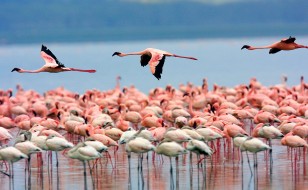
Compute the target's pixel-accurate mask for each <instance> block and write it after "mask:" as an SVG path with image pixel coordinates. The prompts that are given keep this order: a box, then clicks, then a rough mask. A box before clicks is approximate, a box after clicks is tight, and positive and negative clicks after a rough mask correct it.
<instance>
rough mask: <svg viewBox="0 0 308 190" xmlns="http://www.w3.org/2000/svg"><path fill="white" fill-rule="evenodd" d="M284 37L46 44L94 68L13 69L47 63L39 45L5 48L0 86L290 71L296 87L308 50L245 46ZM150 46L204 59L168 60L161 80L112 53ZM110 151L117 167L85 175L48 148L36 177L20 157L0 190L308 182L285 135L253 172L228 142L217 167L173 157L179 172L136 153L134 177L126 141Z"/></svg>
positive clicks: (77, 87)
mask: <svg viewBox="0 0 308 190" xmlns="http://www.w3.org/2000/svg"><path fill="white" fill-rule="evenodd" d="M280 38H281V37H278V38H253V39H250V38H238V39H198V40H181V41H143V42H129V43H128V42H117V43H111V42H108V43H103V42H102V43H75V44H73V43H72V44H45V45H47V47H48V48H50V49H51V50H52V51H53V53H54V54H55V55H56V56H57V57H58V59H59V60H60V61H61V62H63V63H64V64H65V65H66V66H67V67H76V68H84V69H96V70H97V72H96V73H95V74H88V73H73V72H71V73H58V74H50V73H40V74H19V73H16V72H14V73H12V72H10V71H11V70H12V68H14V67H21V68H25V69H36V68H38V67H40V66H41V65H43V64H44V61H43V59H42V58H41V57H40V47H41V44H31V45H10V46H2V47H0V66H1V69H0V80H1V83H0V89H8V88H12V89H14V88H15V85H16V84H21V85H22V86H23V87H24V88H25V89H34V90H37V91H39V92H40V93H43V92H45V91H47V90H50V89H53V88H56V87H59V86H64V87H65V88H66V89H69V90H72V91H75V92H79V93H83V92H84V91H86V90H87V89H94V88H95V89H99V90H107V89H110V88H113V87H114V86H115V78H116V76H117V75H120V76H121V77H122V81H121V86H129V85H132V84H134V85H135V86H136V87H137V88H138V89H140V90H141V91H143V92H145V93H147V92H148V91H149V90H150V89H152V88H155V87H165V86H166V85H167V84H172V85H174V86H176V87H177V86H178V85H179V84H180V83H187V82H192V83H194V84H201V82H202V79H203V78H207V79H208V82H209V84H210V85H213V84H214V83H216V84H218V85H221V86H235V85H237V84H243V83H246V84H247V83H248V82H249V79H250V78H251V77H257V79H258V80H259V81H260V82H261V83H263V84H264V85H267V86H270V85H274V84H278V83H280V78H281V75H287V76H288V85H290V86H293V85H296V84H298V83H299V78H300V76H302V75H303V76H305V77H306V78H307V77H308V76H307V75H308V72H307V71H308V65H307V60H308V51H307V49H301V50H296V51H290V52H279V53H277V54H275V55H269V54H268V50H260V51H247V50H240V48H241V47H242V45H244V44H251V45H267V44H269V43H272V42H275V41H277V39H280ZM297 42H298V43H302V44H308V37H297ZM147 47H155V48H159V49H163V50H166V51H169V52H172V53H175V54H179V55H187V56H194V57H197V58H198V59H199V60H198V61H191V60H183V59H177V58H167V60H166V63H165V66H164V71H163V75H162V79H161V80H159V81H158V80H157V79H156V78H155V77H154V76H153V75H152V74H151V73H150V69H149V68H148V67H144V68H143V67H141V66H140V63H139V57H138V56H131V57H125V58H120V57H112V56H111V55H112V53H113V52H114V51H123V52H130V51H139V50H143V49H145V48H147ZM109 152H110V154H111V156H112V162H113V164H114V166H115V165H116V167H113V166H112V165H111V162H110V161H109V162H107V159H106V156H104V158H103V159H102V163H101V164H98V165H97V167H95V169H94V170H93V173H92V175H90V172H89V169H88V170H87V178H86V181H85V180H84V176H83V165H82V163H81V162H79V161H76V160H72V159H69V158H66V157H64V156H63V155H62V154H59V167H56V165H55V156H54V155H53V163H52V165H50V164H49V166H48V162H47V156H45V154H44V156H43V158H44V165H43V167H42V168H38V167H37V164H36V163H37V162H36V156H33V159H32V162H31V163H32V165H31V175H28V174H27V173H26V172H25V170H24V167H25V161H20V162H17V163H16V164H15V165H14V172H15V177H14V179H9V178H8V177H6V176H4V175H3V174H0V186H1V188H0V189H17V190H19V189H46V190H51V189H84V187H85V186H84V185H85V184H86V187H87V188H88V189H305V187H307V185H308V178H307V174H306V170H307V166H306V161H307V160H305V158H304V157H303V152H298V153H297V155H298V156H300V157H299V158H298V160H297V161H296V162H294V163H293V165H292V164H291V153H290V152H289V151H288V150H287V148H286V147H282V146H281V145H280V141H279V140H276V141H275V142H274V143H273V159H274V164H273V166H272V169H271V167H270V163H269V160H268V157H266V156H265V154H264V153H260V154H259V155H258V164H259V165H258V168H257V170H256V169H254V168H252V170H253V173H254V174H253V175H251V173H250V170H249V167H248V163H247V158H246V155H244V159H243V160H244V163H243V165H242V164H241V161H240V159H239V156H238V153H237V151H236V150H235V152H234V153H233V151H232V149H230V148H227V147H226V148H224V145H223V143H222V142H221V146H220V150H219V151H217V152H216V153H215V154H214V156H213V158H212V162H213V165H212V167H211V160H210V159H207V160H206V162H207V166H206V172H204V168H203V167H201V166H200V168H198V166H197V165H196V163H197V158H196V157H195V155H194V156H193V160H192V161H191V162H192V165H191V164H190V158H189V154H188V155H185V156H181V157H180V158H179V167H178V169H176V168H177V167H176V164H175V160H174V159H173V160H172V165H173V173H170V170H169V168H170V163H169V159H168V158H167V157H164V158H163V160H162V159H161V158H160V157H157V156H156V157H155V160H154V161H153V160H152V153H150V154H149V159H148V160H147V159H146V156H145V157H144V159H143V165H142V166H143V167H142V170H138V167H137V166H138V161H137V155H133V156H132V160H131V170H130V171H131V173H130V175H129V170H128V162H127V157H126V153H125V152H124V147H120V149H119V151H118V153H117V154H116V155H117V160H116V161H115V158H114V156H113V149H111V150H109ZM249 157H250V160H251V165H252V162H253V158H252V155H250V154H249ZM91 165H93V163H91ZM270 171H272V173H270ZM205 173H206V174H205ZM129 176H130V177H129ZM129 182H130V183H129ZM129 184H131V185H129Z"/></svg>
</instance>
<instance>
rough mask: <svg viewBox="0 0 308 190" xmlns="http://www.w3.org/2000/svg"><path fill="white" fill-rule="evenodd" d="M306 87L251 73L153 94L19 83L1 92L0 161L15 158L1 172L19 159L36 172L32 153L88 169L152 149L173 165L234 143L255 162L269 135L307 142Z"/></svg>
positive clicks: (292, 144) (294, 143) (294, 144)
mask: <svg viewBox="0 0 308 190" xmlns="http://www.w3.org/2000/svg"><path fill="white" fill-rule="evenodd" d="M117 79H118V78H117ZM307 87H308V84H307V83H305V82H304V78H303V77H302V78H301V80H300V84H299V85H296V86H293V87H288V86H287V85H280V84H278V85H275V86H271V87H265V86H263V85H262V84H261V83H260V82H259V81H257V79H256V78H252V79H251V80H250V81H249V83H248V84H241V85H237V86H235V87H233V88H230V87H224V86H218V85H216V84H215V85H214V87H213V90H212V91H211V90H209V89H208V86H207V80H206V79H204V80H203V82H202V85H200V86H198V85H193V84H190V83H189V84H187V85H186V86H185V85H180V86H179V88H175V87H173V86H170V85H168V86H166V88H159V87H158V88H155V89H152V90H151V91H150V92H149V93H148V94H145V93H142V92H140V91H139V90H138V89H136V88H135V87H134V86H130V87H124V88H122V89H121V88H120V84H119V83H117V86H116V87H115V88H114V89H110V90H108V91H99V90H95V89H94V90H88V91H86V92H85V93H84V94H76V93H74V92H71V91H69V90H67V89H64V88H63V87H61V88H56V89H53V90H49V91H47V92H45V93H44V95H41V94H39V93H37V92H35V91H34V90H25V89H23V88H22V87H21V86H20V85H17V86H16V92H15V93H13V90H11V89H9V90H1V91H0V102H1V104H0V143H1V148H0V160H1V161H2V162H3V163H4V164H5V165H6V163H9V164H10V169H9V167H5V168H6V169H3V170H1V173H3V174H4V175H7V176H10V177H13V175H14V173H13V171H14V168H13V164H14V163H15V162H17V161H20V160H22V159H27V162H26V164H28V165H27V167H28V170H31V167H30V164H29V162H30V158H31V155H33V154H37V158H36V159H37V160H38V165H39V164H42V162H43V160H44V159H43V158H44V157H43V156H42V154H44V153H45V154H46V155H48V157H51V156H52V155H53V154H54V155H56V158H57V156H58V155H57V154H58V152H63V154H64V155H65V156H66V157H67V159H77V160H80V161H81V162H82V163H83V166H84V174H85V175H86V170H87V169H86V164H85V163H86V162H88V161H89V160H95V161H94V162H93V163H94V164H98V160H101V159H107V160H108V161H110V164H112V165H113V166H112V167H116V162H117V157H118V156H117V154H118V151H117V150H118V149H119V148H121V147H123V148H124V149H125V151H126V153H127V157H128V160H129V159H130V157H131V155H132V154H137V155H138V157H139V159H140V161H139V162H138V164H139V167H142V158H143V154H145V153H146V154H149V153H150V152H152V160H153V162H156V161H157V160H160V159H161V157H162V156H167V157H169V158H170V171H172V170H173V168H172V160H171V158H172V157H175V159H176V163H177V165H178V158H179V157H186V155H187V154H188V153H189V154H190V157H192V156H193V155H196V157H197V160H198V164H199V163H201V161H202V160H204V161H205V160H206V159H211V157H212V156H215V155H216V154H220V153H221V152H224V151H226V149H232V148H233V149H238V150H240V151H241V152H244V151H245V152H250V153H253V155H254V166H255V167H256V166H257V153H258V152H260V151H267V152H269V154H270V155H271V151H272V149H273V147H272V141H280V142H281V143H280V144H281V145H282V146H287V147H289V148H290V149H294V148H298V147H304V149H305V148H306V147H308V144H307V141H306V138H307V137H308V104H307V102H308V90H307V89H308V88H307ZM277 139H278V140H277ZM104 155H105V156H104ZM201 155H203V157H202V158H201V157H200V156H201ZM247 156H248V155H247ZM241 159H243V157H241ZM39 160H40V161H39ZM32 162H33V159H32ZM273 162H274V160H273V159H272V158H271V163H273ZM129 163H130V162H129ZM59 165H61V163H58V161H57V167H58V166H59ZM204 165H205V163H204ZM249 167H250V164H249ZM129 168H130V166H129ZM90 169H91V167H90Z"/></svg>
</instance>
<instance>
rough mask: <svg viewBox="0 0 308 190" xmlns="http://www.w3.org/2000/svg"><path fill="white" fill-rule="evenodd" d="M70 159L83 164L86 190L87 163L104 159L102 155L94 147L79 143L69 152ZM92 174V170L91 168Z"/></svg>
mask: <svg viewBox="0 0 308 190" xmlns="http://www.w3.org/2000/svg"><path fill="white" fill-rule="evenodd" d="M67 155H68V157H70V158H72V159H77V160H79V161H81V162H82V163H83V175H84V180H85V181H84V182H85V189H87V188H86V186H87V178H86V176H87V169H86V162H85V161H89V160H93V159H97V158H100V157H102V155H101V154H100V153H99V152H98V151H97V150H96V149H95V148H94V147H92V146H90V145H86V144H85V143H84V142H80V143H78V144H77V145H76V146H74V147H73V148H72V149H70V150H69V151H68V152H67ZM90 172H91V168H90Z"/></svg>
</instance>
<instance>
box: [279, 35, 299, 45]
mask: <svg viewBox="0 0 308 190" xmlns="http://www.w3.org/2000/svg"><path fill="white" fill-rule="evenodd" d="M295 40H296V38H295V37H291V36H290V37H289V38H288V39H282V40H281V42H284V43H287V44H290V43H294V42H295Z"/></svg>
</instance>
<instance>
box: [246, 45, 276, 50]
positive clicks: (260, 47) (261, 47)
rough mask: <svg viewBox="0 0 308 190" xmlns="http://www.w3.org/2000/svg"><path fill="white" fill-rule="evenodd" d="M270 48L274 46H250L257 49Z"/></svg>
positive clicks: (250, 48)
mask: <svg viewBox="0 0 308 190" xmlns="http://www.w3.org/2000/svg"><path fill="white" fill-rule="evenodd" d="M269 48H272V47H271V46H259V47H253V46H250V47H249V48H248V49H249V50H255V49H269Z"/></svg>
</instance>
